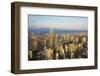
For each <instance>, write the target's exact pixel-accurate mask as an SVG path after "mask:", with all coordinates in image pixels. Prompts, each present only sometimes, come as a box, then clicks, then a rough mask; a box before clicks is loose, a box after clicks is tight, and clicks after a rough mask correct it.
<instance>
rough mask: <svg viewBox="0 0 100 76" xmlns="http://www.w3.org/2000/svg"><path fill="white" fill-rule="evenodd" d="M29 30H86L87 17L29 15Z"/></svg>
mask: <svg viewBox="0 0 100 76" xmlns="http://www.w3.org/2000/svg"><path fill="white" fill-rule="evenodd" d="M28 27H29V29H30V28H31V29H38V28H50V27H52V28H54V29H64V30H85V31H87V30H88V17H75V16H45V15H29V16H28Z"/></svg>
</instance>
